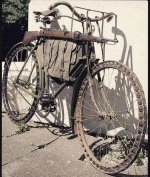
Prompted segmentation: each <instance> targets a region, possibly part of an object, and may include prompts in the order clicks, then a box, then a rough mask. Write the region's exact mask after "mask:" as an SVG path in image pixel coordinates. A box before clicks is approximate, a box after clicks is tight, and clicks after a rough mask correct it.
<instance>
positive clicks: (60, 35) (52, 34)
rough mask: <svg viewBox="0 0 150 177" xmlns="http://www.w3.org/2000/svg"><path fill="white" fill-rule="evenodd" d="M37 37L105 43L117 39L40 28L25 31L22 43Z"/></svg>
mask: <svg viewBox="0 0 150 177" xmlns="http://www.w3.org/2000/svg"><path fill="white" fill-rule="evenodd" d="M38 37H48V38H50V39H59V40H70V41H74V42H77V41H87V42H88V41H89V42H97V43H105V42H108V41H110V42H118V41H117V39H108V38H104V37H96V36H93V35H89V34H82V33H80V32H70V31H60V30H55V31H49V30H41V31H39V32H38V31H29V32H28V31H27V32H26V33H25V35H24V38H23V43H24V44H28V43H29V42H32V41H33V40H35V39H37V38H38Z"/></svg>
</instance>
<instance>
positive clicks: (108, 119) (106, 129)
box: [76, 62, 146, 173]
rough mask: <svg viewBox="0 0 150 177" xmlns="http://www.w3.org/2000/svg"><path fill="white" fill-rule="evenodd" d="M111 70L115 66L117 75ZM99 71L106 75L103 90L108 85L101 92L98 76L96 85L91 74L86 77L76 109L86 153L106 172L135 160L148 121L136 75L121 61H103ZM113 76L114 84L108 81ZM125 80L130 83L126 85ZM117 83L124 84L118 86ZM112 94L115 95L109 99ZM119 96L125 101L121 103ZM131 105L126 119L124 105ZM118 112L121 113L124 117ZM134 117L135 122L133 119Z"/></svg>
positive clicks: (95, 80) (112, 171) (122, 167)
mask: <svg viewBox="0 0 150 177" xmlns="http://www.w3.org/2000/svg"><path fill="white" fill-rule="evenodd" d="M102 68H103V70H102ZM104 70H105V72H104ZM108 70H112V71H114V70H115V71H116V74H114V76H112V74H107V73H108V72H107V71H108ZM98 71H100V72H101V78H103V76H104V78H103V83H101V82H100V83H101V85H102V84H103V86H101V88H100V90H102V88H104V86H105V89H103V91H101V92H100V95H98V93H99V87H97V83H98V77H97V78H95V79H93V85H94V86H92V87H90V84H89V83H88V78H86V79H85V80H84V81H83V84H82V87H81V89H80V93H79V94H80V95H79V99H78V103H77V104H78V105H77V111H76V112H78V113H77V117H79V121H78V131H79V136H80V140H81V144H82V147H83V148H84V153H85V155H86V157H88V158H89V160H90V162H91V163H92V165H94V166H95V167H97V168H98V169H100V170H102V171H104V172H107V173H116V172H119V171H122V170H125V169H126V168H127V167H128V166H129V165H130V164H131V163H132V162H133V161H134V159H135V157H136V154H137V153H138V151H139V148H140V144H141V141H142V139H143V135H144V133H143V132H144V131H145V125H146V120H145V117H144V116H145V113H144V105H145V103H144V101H143V100H144V98H143V91H142V90H141V87H140V86H139V84H138V83H139V81H138V80H137V78H136V76H135V75H134V74H133V73H132V72H131V71H130V70H128V69H127V68H126V67H124V66H122V65H121V64H119V63H117V62H104V63H103V64H100V65H99V66H98V67H97V68H96V69H95V71H94V73H95V74H94V75H95V76H96V74H97V73H98ZM112 73H114V72H112ZM113 77H114V78H116V79H117V80H116V79H113ZM110 78H111V82H114V83H111V84H112V86H113V87H114V88H113V87H110V82H106V79H110ZM121 82H122V84H123V83H126V85H125V86H124V88H123V86H122V85H121ZM117 84H120V86H119V87H118V85H117ZM128 86H130V88H129V87H128ZM96 87H97V88H96ZM106 88H107V89H106ZM108 88H109V89H108ZM114 91H115V92H114ZM121 92H122V93H121ZM125 93H126V94H125ZM131 93H132V94H131ZM133 93H134V95H133ZM91 95H92V96H91ZM102 95H103V96H102ZM110 95H111V99H108V98H110ZM130 96H132V102H131V98H130ZM123 97H124V99H123ZM118 99H120V100H121V102H118V103H117V100H118ZM127 99H130V100H127ZM106 100H108V101H106ZM135 100H136V101H135ZM129 103H130V104H129ZM133 104H134V106H135V107H134V108H135V109H134V112H133ZM91 105H93V106H91ZM112 105H113V106H112ZM127 106H128V112H126V113H125V114H126V116H128V117H126V119H123V118H124V117H125V114H123V111H124V110H125V109H121V108H127ZM81 107H82V109H81ZM129 108H130V109H129ZM131 108H132V109H131ZM119 109H120V110H119ZM117 112H118V113H119V112H120V113H121V116H120V117H119V115H117V114H116V113H117ZM135 117H136V119H135ZM133 118H134V122H132V123H131V120H133ZM120 119H122V120H120ZM129 121H130V122H129ZM127 125H128V126H127ZM117 132H118V133H117Z"/></svg>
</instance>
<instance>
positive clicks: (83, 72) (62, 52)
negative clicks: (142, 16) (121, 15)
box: [2, 2, 147, 174]
mask: <svg viewBox="0 0 150 177" xmlns="http://www.w3.org/2000/svg"><path fill="white" fill-rule="evenodd" d="M60 5H65V6H66V7H68V8H69V9H70V10H71V11H72V16H68V15H62V14H61V13H60V12H59V10H58V9H57V8H56V7H57V6H60ZM78 10H85V11H86V15H85V14H80V13H78ZM90 12H94V13H97V14H98V15H97V16H95V17H91V16H90ZM34 14H35V19H36V22H42V23H43V27H42V28H41V30H40V31H27V32H26V33H25V35H24V39H23V41H22V42H20V43H18V44H16V45H15V46H14V47H12V49H11V50H10V51H9V52H8V54H7V57H6V59H5V65H4V73H3V82H2V88H3V93H2V95H3V102H4V106H5V109H6V111H7V113H8V115H9V117H10V119H11V120H12V121H13V122H14V123H15V124H17V125H21V124H23V123H27V122H28V121H29V120H30V119H31V118H32V116H33V115H34V114H35V113H37V114H38V115H40V116H41V117H43V118H44V117H47V116H48V114H49V113H52V112H55V110H56V108H57V103H56V98H57V97H58V95H59V94H60V93H61V92H62V90H63V89H64V88H65V87H67V86H70V87H73V95H72V102H71V116H70V124H71V128H72V133H74V134H78V136H79V139H80V142H81V146H82V148H83V152H84V154H85V156H86V158H87V159H88V160H89V162H90V163H91V164H92V165H93V166H94V167H96V168H97V169H99V170H101V171H103V172H104V173H108V174H115V173H118V172H121V171H123V170H125V169H127V168H128V167H129V166H130V165H131V164H132V163H133V162H134V160H135V159H136V157H137V155H138V154H139V151H140V149H141V144H142V142H143V140H144V136H145V131H146V126H147V108H146V100H145V96H144V91H143V89H142V86H141V84H140V81H139V80H138V78H137V76H136V75H135V74H134V73H133V71H131V70H130V69H129V68H128V67H127V66H125V65H124V64H122V63H120V62H118V61H113V60H112V61H105V45H106V44H110V43H111V44H115V43H117V42H118V40H117V38H116V37H117V36H116V34H115V32H114V36H113V39H109V38H105V37H104V35H103V34H104V24H105V23H109V22H110V21H111V20H113V19H114V24H115V27H117V15H116V14H114V13H107V12H101V11H95V10H91V9H86V8H81V7H72V6H71V5H70V4H69V3H68V2H56V3H54V4H53V5H51V6H50V7H49V10H47V11H44V12H39V11H35V12H34ZM62 18H68V19H70V20H71V30H70V31H68V30H67V29H66V28H63V29H61V27H60V25H59V20H60V19H62ZM75 21H76V22H78V23H80V24H81V25H82V30H83V31H82V32H79V31H73V24H74V22H75ZM47 25H48V26H49V27H47ZM96 27H97V29H98V32H99V36H94V35H93V34H94V32H95V28H96ZM95 43H97V44H99V47H100V49H101V52H102V59H99V58H96V53H95ZM54 82H56V83H57V84H59V88H58V89H57V90H52V87H53V83H54Z"/></svg>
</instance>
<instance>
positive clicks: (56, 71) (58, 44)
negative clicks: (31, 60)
mask: <svg viewBox="0 0 150 177" xmlns="http://www.w3.org/2000/svg"><path fill="white" fill-rule="evenodd" d="M37 55H38V57H37V58H38V63H39V65H40V66H41V67H44V70H45V71H46V72H47V73H48V74H49V75H50V76H52V77H54V78H59V79H62V80H67V81H69V72H70V71H71V70H72V69H73V68H74V66H75V65H76V63H77V62H78V61H79V60H80V59H83V58H85V48H84V45H82V44H76V43H74V42H71V41H64V40H53V39H48V40H46V42H45V43H44V44H41V45H39V47H38V48H37Z"/></svg>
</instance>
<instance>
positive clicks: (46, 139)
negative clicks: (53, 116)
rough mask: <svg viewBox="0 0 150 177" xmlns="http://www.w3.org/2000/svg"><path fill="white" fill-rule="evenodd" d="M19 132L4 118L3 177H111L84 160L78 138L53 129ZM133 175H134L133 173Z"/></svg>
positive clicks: (4, 116)
mask: <svg viewBox="0 0 150 177" xmlns="http://www.w3.org/2000/svg"><path fill="white" fill-rule="evenodd" d="M16 129H17V126H16V125H14V124H13V123H12V122H11V121H10V120H9V119H8V117H7V115H6V114H4V115H3V117H2V177H110V175H106V174H103V173H102V172H100V171H98V170H96V169H95V168H94V167H93V166H91V165H90V164H89V162H88V161H87V160H86V159H84V158H82V157H83V156H82V155H83V153H82V149H81V147H80V143H79V140H78V138H74V139H71V136H72V135H69V134H68V135H67V134H65V135H64V136H63V134H62V133H59V129H58V128H53V127H50V128H31V129H30V131H27V132H25V133H23V134H19V135H18V134H15V131H16ZM51 132H53V133H54V132H55V134H57V135H54V134H53V133H51ZM61 135H62V136H61ZM41 145H45V146H41ZM80 159H81V160H80ZM83 159H84V160H83ZM130 171H132V174H133V170H130ZM134 171H135V170H134ZM144 171H145V169H142V173H143V174H144ZM129 173H130V172H129V170H128V171H127V172H126V175H121V174H120V175H119V176H125V177H127V176H129V175H127V174H129ZM136 173H138V174H139V173H140V176H138V177H142V176H143V177H146V176H147V175H143V174H142V173H141V172H140V171H139V172H136ZM130 174H131V173H130ZM134 174H135V173H134ZM130 176H135V175H130Z"/></svg>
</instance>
